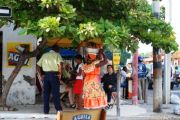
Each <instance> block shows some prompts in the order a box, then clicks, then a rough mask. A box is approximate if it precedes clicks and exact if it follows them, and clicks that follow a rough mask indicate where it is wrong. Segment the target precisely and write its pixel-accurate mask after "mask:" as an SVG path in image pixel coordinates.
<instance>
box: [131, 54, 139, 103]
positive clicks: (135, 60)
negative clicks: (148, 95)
mask: <svg viewBox="0 0 180 120" xmlns="http://www.w3.org/2000/svg"><path fill="white" fill-rule="evenodd" d="M132 68H133V96H132V103H133V104H134V105H136V104H138V51H136V52H135V53H134V55H133V67H132Z"/></svg>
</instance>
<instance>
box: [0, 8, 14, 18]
mask: <svg viewBox="0 0 180 120" xmlns="http://www.w3.org/2000/svg"><path fill="white" fill-rule="evenodd" d="M11 13H12V10H11V8H9V7H1V6H0V17H11Z"/></svg>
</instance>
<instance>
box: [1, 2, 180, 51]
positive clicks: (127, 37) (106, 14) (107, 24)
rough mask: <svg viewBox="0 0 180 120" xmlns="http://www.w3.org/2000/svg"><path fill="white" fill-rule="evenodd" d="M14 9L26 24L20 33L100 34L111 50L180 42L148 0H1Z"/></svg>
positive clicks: (77, 38)
mask: <svg viewBox="0 0 180 120" xmlns="http://www.w3.org/2000/svg"><path fill="white" fill-rule="evenodd" d="M0 6H9V7H11V8H12V10H13V15H12V17H11V18H8V19H7V18H2V19H0V25H4V24H5V23H7V22H14V23H15V25H16V26H15V28H17V27H22V28H24V29H23V30H22V31H21V32H20V34H33V35H35V36H36V37H40V36H44V37H45V38H46V39H51V38H55V37H60V38H63V37H66V38H70V39H71V40H73V43H79V42H81V41H85V40H88V39H90V38H95V37H100V38H102V40H103V43H104V45H105V46H106V47H108V48H109V49H110V50H113V49H120V50H122V49H126V50H128V51H129V50H130V51H132V52H134V51H135V50H136V49H137V48H138V43H139V41H141V42H143V43H146V44H152V46H154V47H157V48H162V49H163V50H165V52H170V51H175V50H177V48H178V45H177V43H176V41H175V33H174V32H173V29H172V27H171V26H170V24H168V23H165V22H164V21H162V20H158V19H156V18H154V17H153V15H152V12H151V6H150V5H149V4H148V3H147V1H146V0H130V1H128V0H5V1H4V0H0Z"/></svg>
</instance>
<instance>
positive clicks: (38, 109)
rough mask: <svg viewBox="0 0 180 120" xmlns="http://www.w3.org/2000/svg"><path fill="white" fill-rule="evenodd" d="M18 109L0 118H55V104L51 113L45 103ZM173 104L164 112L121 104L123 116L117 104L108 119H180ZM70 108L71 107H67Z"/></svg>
mask: <svg viewBox="0 0 180 120" xmlns="http://www.w3.org/2000/svg"><path fill="white" fill-rule="evenodd" d="M16 108H18V111H14V112H12V111H11V112H9V111H8V112H7V111H0V120H1V119H2V120H6V119H8V120H15V119H16V120H55V110H54V106H53V105H51V111H50V114H49V115H44V114H43V113H42V109H43V105H42V104H37V105H25V106H16ZM172 108H173V106H172V105H164V106H163V112H162V113H159V114H158V113H153V112H152V106H151V105H147V104H140V105H121V107H120V110H121V112H120V114H121V117H120V118H117V117H116V106H114V107H113V109H111V110H108V111H107V120H180V116H177V115H173V114H172V113H173V109H172ZM65 110H69V109H65Z"/></svg>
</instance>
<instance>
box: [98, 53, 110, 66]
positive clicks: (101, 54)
mask: <svg viewBox="0 0 180 120" xmlns="http://www.w3.org/2000/svg"><path fill="white" fill-rule="evenodd" d="M99 56H100V58H101V57H102V59H103V60H102V61H100V62H99V63H98V64H96V67H102V66H104V65H106V64H107V63H108V61H107V58H106V56H105V54H104V52H103V50H102V49H101V50H99Z"/></svg>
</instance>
